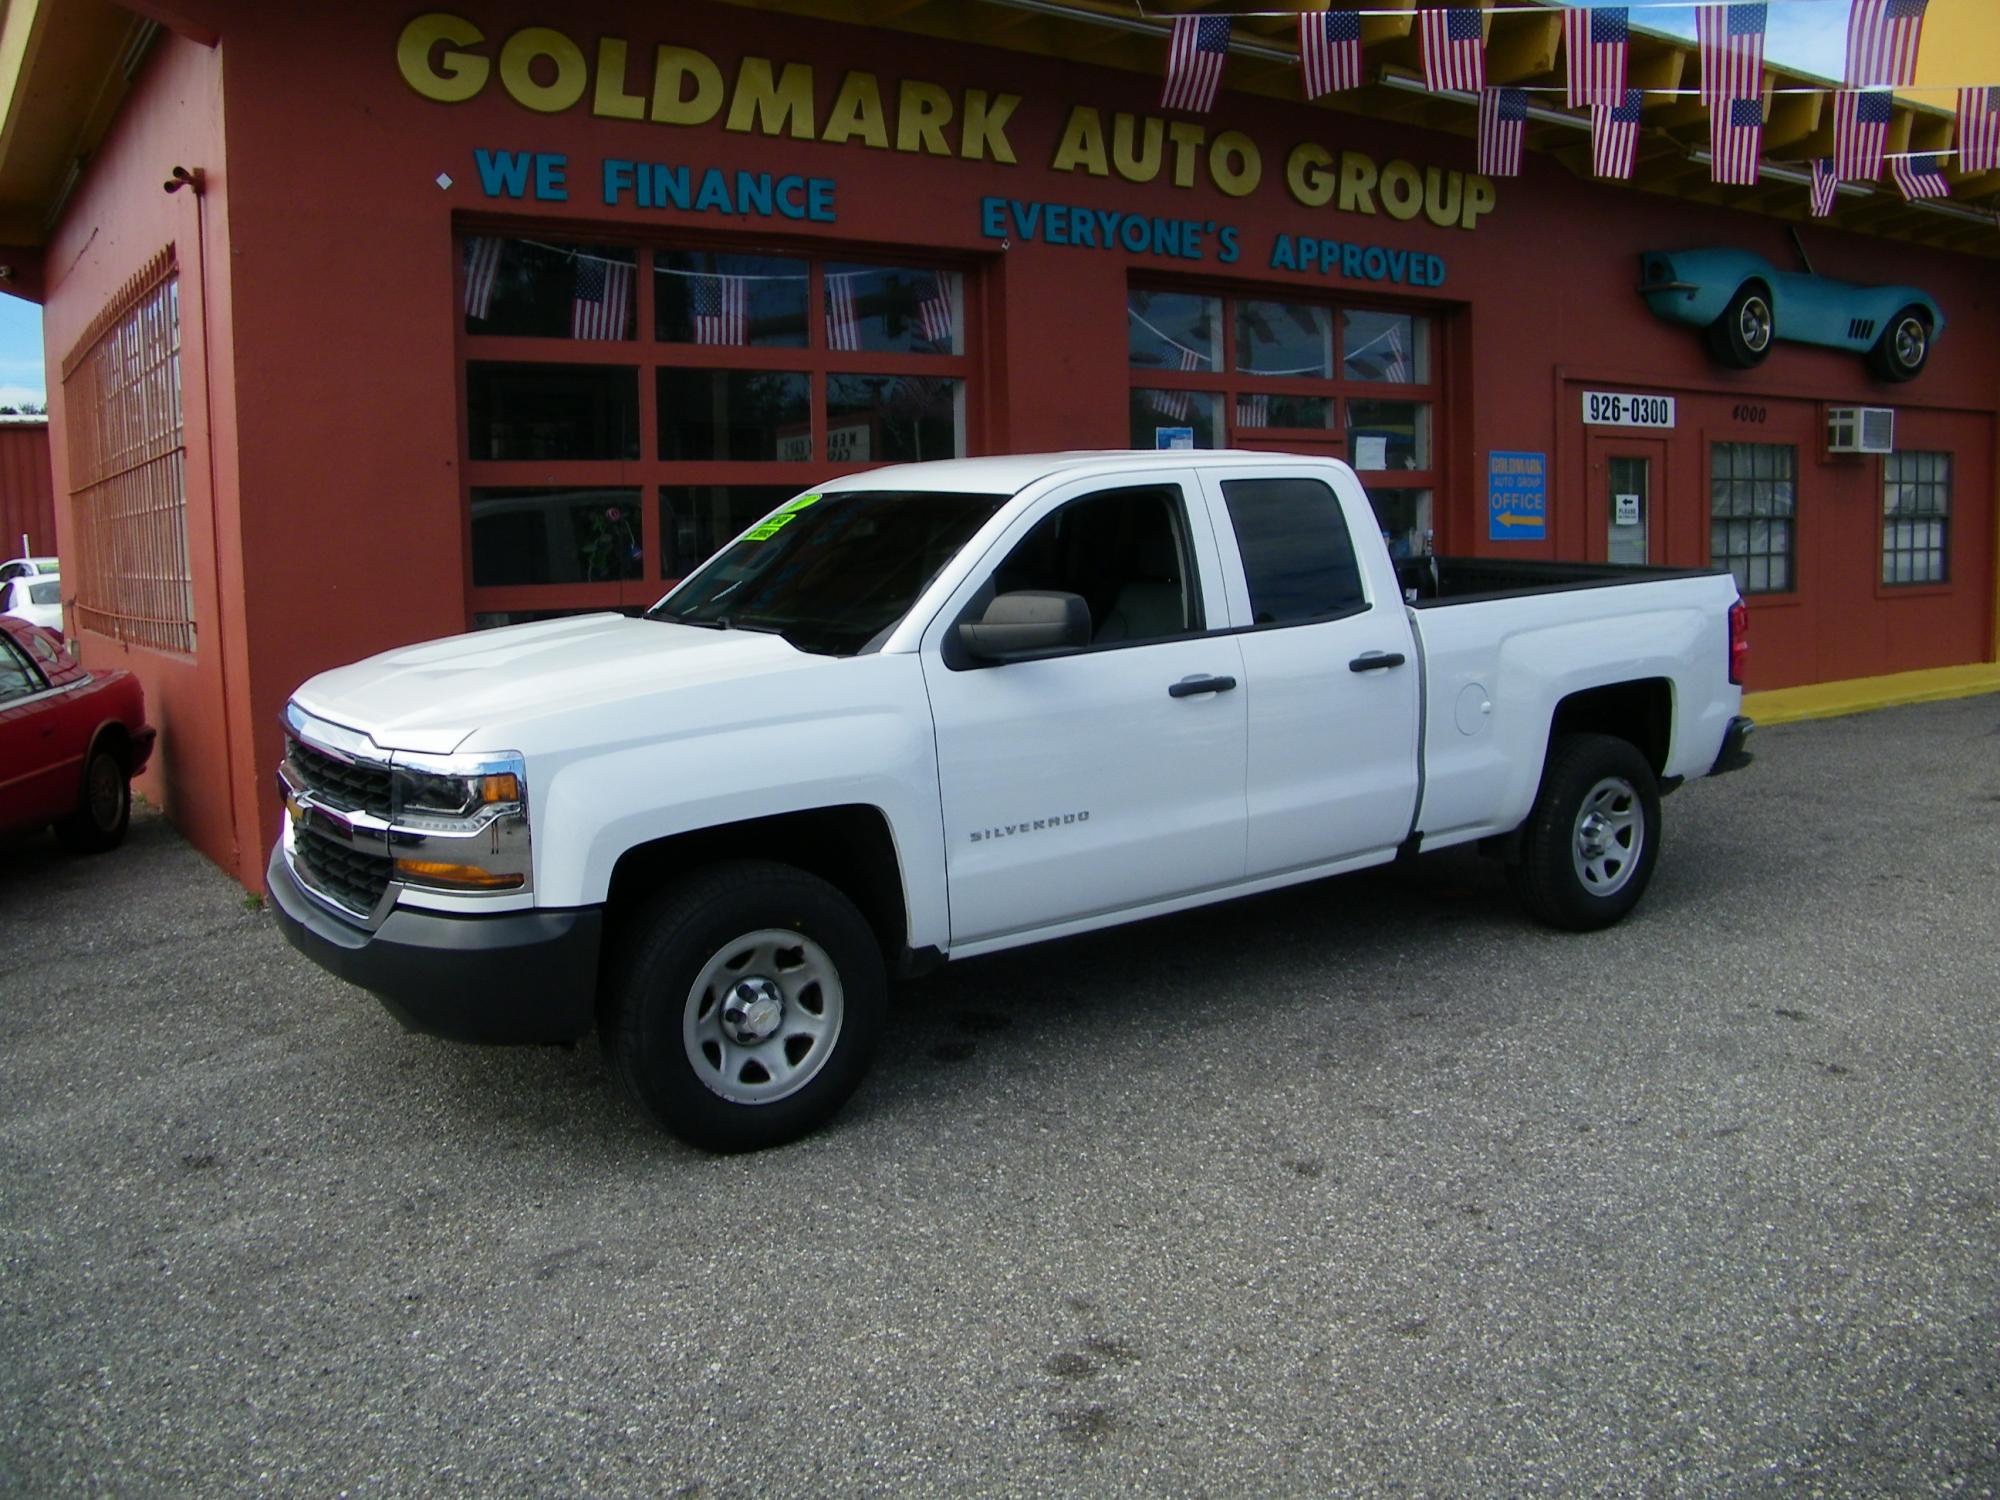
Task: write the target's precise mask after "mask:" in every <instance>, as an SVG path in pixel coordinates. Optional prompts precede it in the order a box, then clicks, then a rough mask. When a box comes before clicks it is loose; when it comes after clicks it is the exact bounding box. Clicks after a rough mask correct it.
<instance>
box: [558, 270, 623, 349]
mask: <svg viewBox="0 0 2000 1500" xmlns="http://www.w3.org/2000/svg"><path fill="white" fill-rule="evenodd" d="M631 312H632V268H631V267H630V266H629V265H626V264H625V263H624V262H622V261H615V260H606V259H604V257H602V256H601V255H579V256H577V257H576V288H575V290H574V291H573V292H572V293H571V294H570V303H569V336H570V337H571V338H573V339H622V338H624V337H625V325H626V323H627V321H628V319H629V318H630V316H631Z"/></svg>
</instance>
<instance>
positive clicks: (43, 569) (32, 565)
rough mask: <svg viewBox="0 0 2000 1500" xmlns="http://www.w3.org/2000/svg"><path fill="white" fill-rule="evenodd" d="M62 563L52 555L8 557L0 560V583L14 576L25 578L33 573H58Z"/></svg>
mask: <svg viewBox="0 0 2000 1500" xmlns="http://www.w3.org/2000/svg"><path fill="white" fill-rule="evenodd" d="M61 571H62V564H61V563H59V562H57V561H56V560H55V559H54V558H53V557H10V558H8V559H7V561H5V562H0V583H6V582H7V581H8V580H10V579H14V578H26V577H30V576H32V575H34V574H37V573H41V574H48V573H60V572H61Z"/></svg>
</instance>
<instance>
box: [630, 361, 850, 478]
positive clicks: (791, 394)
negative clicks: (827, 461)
mask: <svg viewBox="0 0 2000 1500" xmlns="http://www.w3.org/2000/svg"><path fill="white" fill-rule="evenodd" d="M658 394H659V403H660V407H659V410H660V457H661V458H662V459H665V460H668V461H672V460H674V459H684V460H690V461H694V460H702V459H718V458H728V459H751V460H764V461H769V460H771V459H779V460H782V461H784V462H786V463H807V462H810V461H811V459H812V456H813V452H812V382H811V381H810V380H809V379H808V378H807V377H806V376H805V375H804V374H803V373H801V372H794V371H785V370H688V369H676V368H665V369H662V370H661V371H660V372H659V384H658Z"/></svg>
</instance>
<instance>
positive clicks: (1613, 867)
mask: <svg viewBox="0 0 2000 1500" xmlns="http://www.w3.org/2000/svg"><path fill="white" fill-rule="evenodd" d="M1645 852H1646V812H1645V808H1644V806H1643V805H1642V804H1641V803H1640V801H1639V789H1638V788H1637V787H1635V786H1633V785H1632V783H1631V782H1629V781H1627V780H1626V779H1625V778H1624V777H1623V776H1606V777H1605V778H1603V780H1601V781H1599V782H1598V783H1597V784H1596V785H1595V786H1593V787H1592V788H1591V789H1590V791H1589V793H1588V794H1587V795H1586V796H1585V797H1584V799H1583V805H1582V806H1581V807H1579V808H1578V809H1577V814H1576V822H1575V823H1574V824H1573V825H1572V826H1571V830H1570V862H1571V864H1572V865H1574V866H1575V869H1576V878H1577V879H1578V880H1579V881H1581V882H1582V883H1583V888H1584V889H1585V890H1586V891H1588V892H1589V893H1590V894H1591V895H1593V896H1597V897H1605V896H1615V895H1617V894H1618V893H1619V892H1620V891H1622V890H1624V889H1625V887H1626V886H1627V885H1629V884H1631V881H1632V877H1633V876H1634V875H1636V874H1637V873H1638V871H1639V860H1640V858H1641V857H1642V856H1643V855H1644V854H1645Z"/></svg>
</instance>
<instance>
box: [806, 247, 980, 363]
mask: <svg viewBox="0 0 2000 1500" xmlns="http://www.w3.org/2000/svg"><path fill="white" fill-rule="evenodd" d="M959 291H960V277H959V274H958V273H957V272H956V271H930V270H915V269H912V268H911V267H908V266H858V265H849V264H843V263H840V262H834V263H831V264H829V265H828V266H827V268H826V346H827V348H829V349H837V350H843V351H850V352H851V351H854V350H866V351H870V352H875V353H897V354H957V353H959V352H961V340H960V338H959V323H960V315H959V300H960V299H959Z"/></svg>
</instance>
